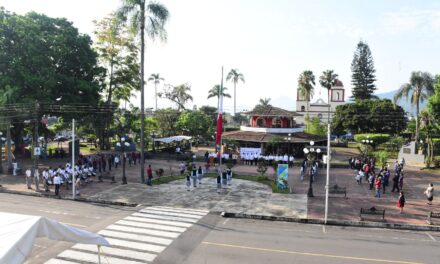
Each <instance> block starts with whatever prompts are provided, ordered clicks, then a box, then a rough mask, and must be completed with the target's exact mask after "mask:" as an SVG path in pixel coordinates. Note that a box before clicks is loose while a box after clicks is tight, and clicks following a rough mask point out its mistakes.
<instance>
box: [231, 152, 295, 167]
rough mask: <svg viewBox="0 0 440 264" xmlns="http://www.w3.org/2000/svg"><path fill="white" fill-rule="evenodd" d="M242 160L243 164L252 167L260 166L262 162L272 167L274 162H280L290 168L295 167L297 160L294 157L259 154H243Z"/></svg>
mask: <svg viewBox="0 0 440 264" xmlns="http://www.w3.org/2000/svg"><path fill="white" fill-rule="evenodd" d="M240 159H241V161H242V164H244V165H251V166H253V165H254V166H258V163H259V162H260V161H262V160H264V161H266V162H267V163H268V164H269V165H272V164H273V162H278V163H281V164H289V168H291V167H293V161H294V160H295V158H294V157H293V155H287V154H284V155H276V154H269V155H261V154H258V153H243V154H242V155H241V156H240Z"/></svg>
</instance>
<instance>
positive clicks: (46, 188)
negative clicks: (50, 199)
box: [42, 169, 49, 192]
mask: <svg viewBox="0 0 440 264" xmlns="http://www.w3.org/2000/svg"><path fill="white" fill-rule="evenodd" d="M42 174H43V185H44V191H45V192H48V191H49V183H48V181H49V172H48V171H47V169H44V170H43V173H42Z"/></svg>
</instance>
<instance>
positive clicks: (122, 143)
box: [116, 137, 130, 184]
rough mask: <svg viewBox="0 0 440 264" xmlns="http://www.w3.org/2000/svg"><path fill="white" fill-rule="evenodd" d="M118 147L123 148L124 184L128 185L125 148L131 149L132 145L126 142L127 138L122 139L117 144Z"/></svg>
mask: <svg viewBox="0 0 440 264" xmlns="http://www.w3.org/2000/svg"><path fill="white" fill-rule="evenodd" d="M116 146H118V147H120V148H121V153H122V184H127V177H125V160H126V158H125V147H129V146H130V143H128V142H125V137H122V138H121V142H118V143H116Z"/></svg>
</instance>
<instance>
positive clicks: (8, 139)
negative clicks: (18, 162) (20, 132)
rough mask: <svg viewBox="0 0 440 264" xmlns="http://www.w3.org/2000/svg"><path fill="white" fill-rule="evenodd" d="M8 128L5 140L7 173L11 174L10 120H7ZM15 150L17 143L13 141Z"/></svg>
mask: <svg viewBox="0 0 440 264" xmlns="http://www.w3.org/2000/svg"><path fill="white" fill-rule="evenodd" d="M7 126H8V128H7V130H6V140H7V143H6V144H7V151H8V166H7V171H8V173H10V172H12V144H11V120H10V119H8V124H7ZM15 142H16V143H15V148H17V144H18V143H17V141H15Z"/></svg>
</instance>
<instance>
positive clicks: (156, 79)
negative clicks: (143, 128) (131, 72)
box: [148, 73, 165, 111]
mask: <svg viewBox="0 0 440 264" xmlns="http://www.w3.org/2000/svg"><path fill="white" fill-rule="evenodd" d="M164 80H165V79H164V78H162V77H160V74H159V73H152V74H151V75H150V78H148V81H150V82H153V83H154V96H155V100H156V111H157V85H158V84H159V83H160V82H161V81H164Z"/></svg>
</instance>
